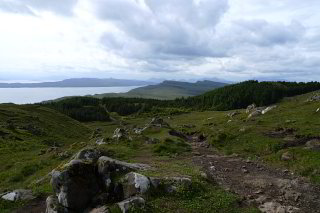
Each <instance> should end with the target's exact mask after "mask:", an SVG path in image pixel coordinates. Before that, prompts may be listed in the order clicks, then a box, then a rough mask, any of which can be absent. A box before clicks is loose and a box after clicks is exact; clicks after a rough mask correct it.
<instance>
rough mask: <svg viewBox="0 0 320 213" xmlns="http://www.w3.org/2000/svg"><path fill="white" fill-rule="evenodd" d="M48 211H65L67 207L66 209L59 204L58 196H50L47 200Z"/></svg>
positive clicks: (49, 212) (55, 212)
mask: <svg viewBox="0 0 320 213" xmlns="http://www.w3.org/2000/svg"><path fill="white" fill-rule="evenodd" d="M46 206H47V208H46V213H64V212H67V209H64V208H63V207H62V206H60V205H59V202H58V198H57V197H56V196H52V195H51V196H49V197H47V200H46Z"/></svg>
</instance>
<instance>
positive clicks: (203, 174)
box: [200, 172, 208, 180]
mask: <svg viewBox="0 0 320 213" xmlns="http://www.w3.org/2000/svg"><path fill="white" fill-rule="evenodd" d="M200 176H201V177H202V178H203V179H205V180H207V179H208V175H207V173H205V172H201V174H200Z"/></svg>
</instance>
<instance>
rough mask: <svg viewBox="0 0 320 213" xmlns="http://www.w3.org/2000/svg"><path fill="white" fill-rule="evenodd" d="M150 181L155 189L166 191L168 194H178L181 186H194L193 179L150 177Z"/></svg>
mask: <svg viewBox="0 0 320 213" xmlns="http://www.w3.org/2000/svg"><path fill="white" fill-rule="evenodd" d="M149 179H150V183H151V186H152V187H153V189H156V190H157V189H160V190H164V192H166V193H173V192H176V191H177V188H178V187H179V186H183V187H189V186H190V185H191V184H192V181H191V179H190V178H188V177H166V178H154V177H150V178H149Z"/></svg>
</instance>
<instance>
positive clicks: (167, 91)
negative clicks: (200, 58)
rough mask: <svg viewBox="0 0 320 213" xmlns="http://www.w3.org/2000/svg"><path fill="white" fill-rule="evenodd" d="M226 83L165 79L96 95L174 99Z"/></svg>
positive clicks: (200, 92) (98, 96) (102, 96)
mask: <svg viewBox="0 0 320 213" xmlns="http://www.w3.org/2000/svg"><path fill="white" fill-rule="evenodd" d="M226 85H227V84H226V83H220V82H214V81H207V80H205V81H197V82H195V83H189V82H180V81H163V82H162V83H160V84H156V85H149V86H145V87H139V88H136V89H133V90H130V91H129V92H127V93H106V94H100V95H95V96H94V97H97V98H104V97H125V98H133V97H134V98H151V99H159V100H172V99H175V98H180V97H189V96H195V95H200V94H202V93H204V92H207V91H210V90H213V89H216V88H220V87H223V86H226Z"/></svg>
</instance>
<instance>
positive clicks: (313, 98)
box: [307, 94, 320, 102]
mask: <svg viewBox="0 0 320 213" xmlns="http://www.w3.org/2000/svg"><path fill="white" fill-rule="evenodd" d="M312 101H320V94H315V95H314V96H312V97H311V98H309V99H308V100H307V102H312Z"/></svg>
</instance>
